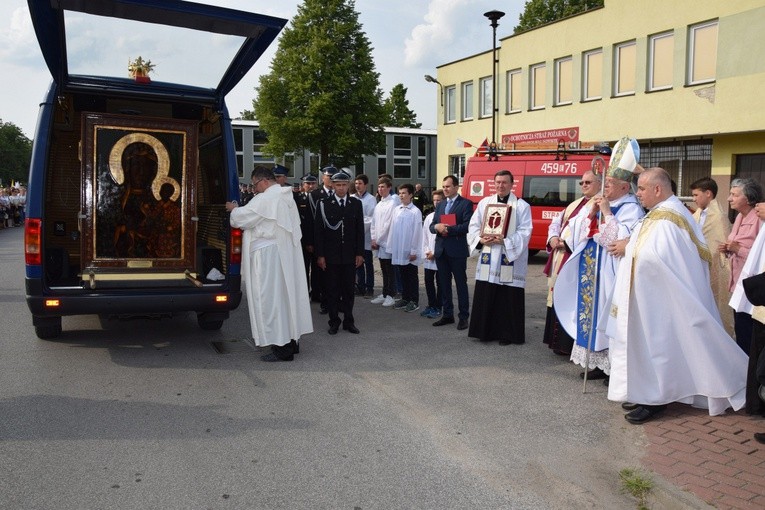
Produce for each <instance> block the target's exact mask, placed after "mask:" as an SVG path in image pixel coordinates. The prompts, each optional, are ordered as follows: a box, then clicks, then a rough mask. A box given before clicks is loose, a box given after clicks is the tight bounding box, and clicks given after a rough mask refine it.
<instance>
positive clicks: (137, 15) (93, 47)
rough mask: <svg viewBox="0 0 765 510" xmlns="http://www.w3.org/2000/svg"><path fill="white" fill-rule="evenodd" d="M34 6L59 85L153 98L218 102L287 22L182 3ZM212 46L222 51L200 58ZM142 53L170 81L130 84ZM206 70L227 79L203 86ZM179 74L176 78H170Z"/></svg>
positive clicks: (68, 0)
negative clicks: (132, 64)
mask: <svg viewBox="0 0 765 510" xmlns="http://www.w3.org/2000/svg"><path fill="white" fill-rule="evenodd" d="M28 5H29V11H30V14H31V17H32V24H33V25H34V29H35V33H36V35H37V40H38V42H39V44H40V48H41V49H42V53H43V56H44V58H45V63H46V64H47V66H48V69H49V70H50V73H51V76H52V77H53V80H54V81H56V82H57V83H58V84H59V85H60V86H62V87H64V88H80V87H87V88H102V87H113V88H114V87H118V88H121V89H126V90H131V89H132V90H135V91H136V92H138V93H140V91H142V90H143V91H145V92H149V91H151V93H152V94H166V93H174V94H177V93H178V92H179V91H183V90H184V89H185V90H193V93H194V94H195V95H201V96H208V97H215V98H216V99H217V100H218V101H222V98H223V97H224V96H225V95H226V94H227V93H228V92H230V91H231V89H233V88H234V87H235V86H236V85H237V83H239V81H240V80H241V79H242V78H243V77H244V75H245V74H246V73H247V72H248V71H249V70H250V68H251V67H252V66H253V65H254V64H255V62H257V61H258V59H259V58H260V56H261V55H262V54H263V52H264V51H265V50H266V48H268V46H269V45H270V44H271V43H272V42H273V40H274V39H275V38H276V37H277V35H278V34H279V32H280V31H281V29H282V28H283V27H284V25H285V24H286V23H287V20H284V19H281V18H275V17H271V16H265V15H261V14H254V13H249V12H244V11H238V10H234V9H229V8H224V7H216V6H210V5H203V4H198V3H194V2H185V1H180V0H56V1H51V0H28ZM94 39H95V40H94ZM102 39H103V40H102ZM210 46H212V47H214V48H215V50H216V51H215V53H214V56H213V58H210V59H209V60H210V61H209V62H207V61H200V51H199V50H200V48H205V49H208V48H209V47H210ZM153 52H156V53H155V54H154V55H152V53H153ZM225 55H230V56H231V58H230V59H226V58H224V56H225ZM138 56H143V57H144V58H147V57H148V59H153V61H154V62H155V63H156V64H157V73H156V74H157V75H159V76H161V77H162V78H163V81H152V82H151V84H150V85H142V84H136V83H135V82H134V80H132V79H130V78H129V77H128V72H127V64H128V61H129V60H131V59H134V58H136V57H138ZM200 67H204V69H205V73H204V74H205V76H209V75H211V74H212V75H214V76H220V79H219V81H217V83H215V82H212V83H202V82H200V80H201V79H202V78H200V74H201V73H195V72H194V69H199V68H200ZM216 72H217V74H216ZM173 74H174V75H175V76H176V79H174V80H172V79H171V80H166V79H165V77H166V76H170V75H173ZM214 79H215V78H214Z"/></svg>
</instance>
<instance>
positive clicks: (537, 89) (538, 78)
mask: <svg viewBox="0 0 765 510" xmlns="http://www.w3.org/2000/svg"><path fill="white" fill-rule="evenodd" d="M529 79H530V80H531V83H530V84H529V91H530V92H531V94H530V97H529V103H530V104H531V109H532V110H541V109H543V108H544V107H545V81H546V80H547V68H546V67H545V64H536V65H533V66H531V67H530V68H529Z"/></svg>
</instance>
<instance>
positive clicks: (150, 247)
mask: <svg viewBox="0 0 765 510" xmlns="http://www.w3.org/2000/svg"><path fill="white" fill-rule="evenodd" d="M197 130H198V127H197V123H196V122H185V121H178V120H172V121H166V120H163V119H146V118H136V117H133V116H125V115H109V114H94V113H85V114H83V134H82V140H83V150H82V166H83V172H82V179H83V182H82V194H83V196H82V203H83V205H84V209H85V210H84V211H83V214H82V215H81V221H82V223H83V224H82V227H81V230H82V232H83V233H84V235H83V237H82V239H83V241H82V242H83V250H82V253H83V260H82V261H81V265H82V268H83V272H85V271H86V270H98V271H100V272H103V271H104V270H107V269H109V270H111V269H113V270H117V271H118V270H119V269H120V268H143V269H146V270H147V271H149V272H151V271H167V270H179V271H183V270H185V269H192V270H193V269H194V264H195V254H194V247H195V244H194V224H193V223H192V218H193V217H194V216H195V192H194V189H195V182H196V167H197Z"/></svg>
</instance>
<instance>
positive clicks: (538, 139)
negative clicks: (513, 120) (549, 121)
mask: <svg viewBox="0 0 765 510" xmlns="http://www.w3.org/2000/svg"><path fill="white" fill-rule="evenodd" d="M561 140H562V141H564V142H565V143H567V144H568V143H570V142H578V141H579V127H578V126H577V127H569V128H560V129H546V130H544V131H528V132H526V133H512V134H507V135H502V145H503V146H504V147H507V146H509V145H511V144H538V143H557V142H559V141H561Z"/></svg>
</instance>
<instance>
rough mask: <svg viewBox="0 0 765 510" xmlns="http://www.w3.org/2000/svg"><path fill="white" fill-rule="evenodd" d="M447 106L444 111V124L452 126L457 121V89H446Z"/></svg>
mask: <svg viewBox="0 0 765 510" xmlns="http://www.w3.org/2000/svg"><path fill="white" fill-rule="evenodd" d="M444 93H445V95H446V106H445V107H444V108H445V111H444V123H445V124H451V123H453V122H455V121H456V120H457V117H456V107H457V87H455V86H453V85H452V86H451V87H446V90H445V92H444Z"/></svg>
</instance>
